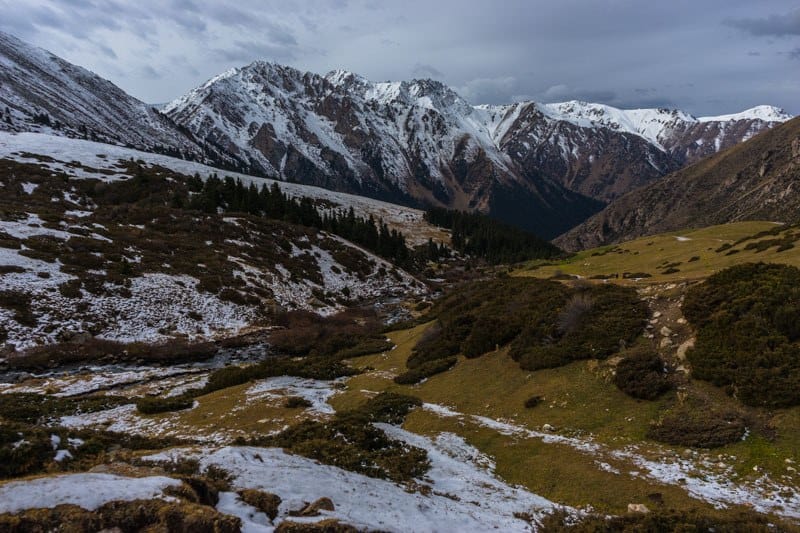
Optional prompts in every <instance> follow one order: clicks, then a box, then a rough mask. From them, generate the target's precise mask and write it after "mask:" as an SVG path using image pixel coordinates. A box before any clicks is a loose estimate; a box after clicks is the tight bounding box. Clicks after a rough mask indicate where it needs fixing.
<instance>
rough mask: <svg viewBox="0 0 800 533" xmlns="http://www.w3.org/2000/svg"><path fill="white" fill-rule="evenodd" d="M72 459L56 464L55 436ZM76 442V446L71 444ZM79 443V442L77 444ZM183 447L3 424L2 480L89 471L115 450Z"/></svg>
mask: <svg viewBox="0 0 800 533" xmlns="http://www.w3.org/2000/svg"><path fill="white" fill-rule="evenodd" d="M53 435H56V436H58V437H59V439H60V441H61V446H63V447H65V448H68V449H69V452H70V454H72V458H71V459H70V460H69V461H62V462H56V461H55V453H54V451H53V440H52V436H53ZM69 439H73V443H74V444H73V445H70V444H69ZM75 439H78V440H75ZM178 444H181V441H180V440H179V439H156V438H148V437H142V436H138V435H127V434H120V433H112V432H107V431H97V430H90V429H81V430H75V429H64V428H59V427H46V428H45V427H41V426H34V425H30V424H27V423H19V422H11V423H3V424H0V478H12V477H19V476H28V475H33V474H38V473H41V472H46V471H53V470H70V469H71V470H86V469H88V468H90V467H92V466H94V465H95V464H97V462H98V461H100V460H102V458H103V457H104V456H105V454H106V453H108V452H109V451H110V450H112V449H119V448H120V447H121V448H124V449H129V450H141V449H147V450H155V449H159V448H165V447H168V446H175V445H178Z"/></svg>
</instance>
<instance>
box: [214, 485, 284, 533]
mask: <svg viewBox="0 0 800 533" xmlns="http://www.w3.org/2000/svg"><path fill="white" fill-rule="evenodd" d="M217 511H219V512H221V513H224V514H229V515H231V516H236V517H238V518H240V519H241V521H242V533H266V532H271V531H273V529H274V528H273V527H272V522H271V521H270V519H269V517H268V516H267V515H266V514H264V513H262V512H260V511H259V510H258V509H256V508H255V507H253V506H251V505H247V504H246V503H244V502H243V501H242V500H241V499H239V496H238V495H237V494H236V493H235V492H220V493H219V501H218V502H217Z"/></svg>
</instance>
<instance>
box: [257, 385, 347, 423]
mask: <svg viewBox="0 0 800 533" xmlns="http://www.w3.org/2000/svg"><path fill="white" fill-rule="evenodd" d="M341 381H342V380H341V379H338V380H336V381H321V380H318V379H305V378H296V377H291V376H279V377H274V378H267V379H264V380H261V381H257V382H256V383H255V384H254V385H253V386H251V387H250V388H249V389H247V392H246V394H247V396H248V398H251V399H257V398H263V397H267V398H285V397H287V396H299V397H301V398H303V399H306V400H308V401H309V402H311V407H309V408H308V409H309V410H311V411H314V412H316V413H320V414H326V415H332V414H334V413H335V412H336V411H335V410H334V409H333V407H331V406H330V404H328V400H329V399H330V398H331V397H332V396H334V395H335V394H337V393H338V392H339V391H338V390H337V389H336V388H335V385H336V384H337V383H340V382H341ZM276 392H280V393H281V394H276Z"/></svg>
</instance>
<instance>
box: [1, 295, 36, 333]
mask: <svg viewBox="0 0 800 533" xmlns="http://www.w3.org/2000/svg"><path fill="white" fill-rule="evenodd" d="M0 307H5V308H6V309H9V310H11V311H13V312H14V320H16V321H17V322H18V323H19V324H20V325H22V326H28V327H33V326H36V324H37V321H36V316H34V314H33V308H32V306H31V296H30V295H29V294H27V293H24V292H22V291H10V290H5V291H0Z"/></svg>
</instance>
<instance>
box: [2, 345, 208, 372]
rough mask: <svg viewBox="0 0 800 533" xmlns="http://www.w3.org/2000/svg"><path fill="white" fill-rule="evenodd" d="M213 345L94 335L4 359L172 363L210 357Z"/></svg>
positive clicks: (14, 363)
mask: <svg viewBox="0 0 800 533" xmlns="http://www.w3.org/2000/svg"><path fill="white" fill-rule="evenodd" d="M216 352H217V347H216V345H215V344H214V343H213V342H201V343H189V342H187V341H183V340H179V339H176V340H173V341H169V342H166V343H160V344H146V343H142V342H136V343H131V344H124V343H121V342H116V341H109V340H105V339H99V338H97V337H94V338H89V339H84V340H81V342H69V341H68V342H62V343H58V344H47V345H44V346H37V347H35V348H31V349H29V350H26V351H25V352H22V353H21V354H19V355H15V356H14V357H11V358H9V359H8V366H9V367H10V368H13V369H18V370H45V369H49V368H54V367H58V366H62V365H68V364H74V363H82V362H89V361H92V362H97V361H100V360H103V361H106V362H110V361H115V362H119V363H129V362H134V361H135V362H139V361H145V362H148V363H154V364H172V363H181V362H190V361H202V360H205V359H208V358H210V357H213V356H214V354H215V353H216Z"/></svg>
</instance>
